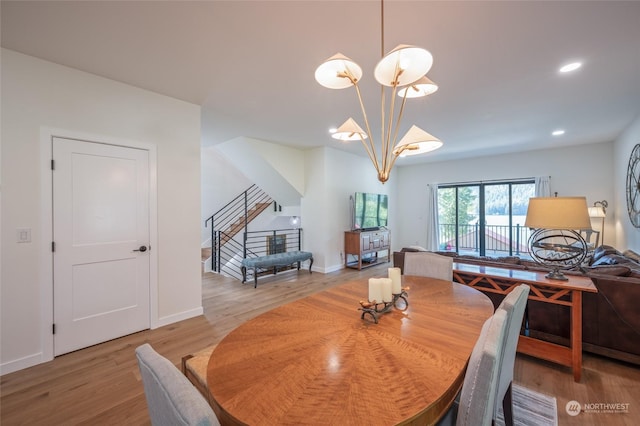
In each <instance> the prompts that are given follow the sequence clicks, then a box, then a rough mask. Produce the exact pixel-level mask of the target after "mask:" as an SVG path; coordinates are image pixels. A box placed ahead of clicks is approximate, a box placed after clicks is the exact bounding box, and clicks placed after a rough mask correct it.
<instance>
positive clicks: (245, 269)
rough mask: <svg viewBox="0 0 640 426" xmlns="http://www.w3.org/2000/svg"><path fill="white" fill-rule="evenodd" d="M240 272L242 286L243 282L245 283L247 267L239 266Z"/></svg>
mask: <svg viewBox="0 0 640 426" xmlns="http://www.w3.org/2000/svg"><path fill="white" fill-rule="evenodd" d="M240 270H241V271H242V284H244V282H245V281H247V267H246V266H241V267H240Z"/></svg>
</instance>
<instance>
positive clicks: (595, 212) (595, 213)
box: [589, 200, 609, 244]
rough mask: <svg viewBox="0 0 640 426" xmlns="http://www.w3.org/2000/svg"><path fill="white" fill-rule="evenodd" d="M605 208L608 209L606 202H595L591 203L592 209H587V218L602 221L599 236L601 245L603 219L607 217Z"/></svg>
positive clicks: (602, 239) (602, 240)
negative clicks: (600, 236)
mask: <svg viewBox="0 0 640 426" xmlns="http://www.w3.org/2000/svg"><path fill="white" fill-rule="evenodd" d="M607 207H609V203H608V202H607V200H602V201H596V202H595V203H593V207H589V217H593V218H597V219H602V224H601V225H600V234H601V235H602V238H601V240H600V241H601V242H602V244H604V218H605V217H607Z"/></svg>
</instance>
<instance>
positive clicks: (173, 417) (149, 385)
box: [136, 343, 220, 426]
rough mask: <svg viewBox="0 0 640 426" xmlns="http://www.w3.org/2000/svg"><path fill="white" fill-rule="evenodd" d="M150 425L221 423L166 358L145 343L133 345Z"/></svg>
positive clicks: (171, 425) (205, 425) (212, 424)
mask: <svg viewBox="0 0 640 426" xmlns="http://www.w3.org/2000/svg"><path fill="white" fill-rule="evenodd" d="M136 357H137V358H138V367H139V368H140V374H141V375H142V383H143V386H144V393H145V396H146V398H147V406H148V408H149V417H150V418H151V424H152V425H153V426H176V425H185V426H186V425H199V426H209V425H211V426H215V425H220V423H219V421H218V419H217V417H216V415H215V413H214V412H213V410H212V409H211V406H210V405H209V404H208V403H207V401H206V400H205V399H204V398H203V397H202V395H200V393H199V392H198V390H197V389H196V388H195V387H194V386H193V385H192V384H191V383H190V382H189V380H188V379H187V378H186V377H185V376H184V375H183V374H182V373H181V372H180V370H178V369H177V368H176V367H175V366H174V365H173V364H172V363H171V361H169V360H168V359H166V358H165V357H163V356H162V355H160V354H158V353H157V352H156V351H155V350H154V349H153V348H152V347H151V345H149V344H148V343H145V344H144V345H141V346H138V347H137V348H136Z"/></svg>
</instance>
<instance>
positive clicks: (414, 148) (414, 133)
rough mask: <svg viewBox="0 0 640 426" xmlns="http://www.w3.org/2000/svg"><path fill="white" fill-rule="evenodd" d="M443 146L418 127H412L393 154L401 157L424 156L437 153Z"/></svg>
mask: <svg viewBox="0 0 640 426" xmlns="http://www.w3.org/2000/svg"><path fill="white" fill-rule="evenodd" d="M441 146H442V141H441V140H440V139H438V138H436V137H435V136H433V135H430V134H429V133H427V132H425V131H424V130H422V129H421V128H419V127H418V126H416V125H413V126H411V128H410V129H409V131H408V132H407V134H406V135H404V137H403V138H402V139H400V142H398V144H397V145H396V147H395V148H394V149H393V154H394V155H398V156H400V157H406V156H408V155H417V154H424V153H425V152H430V151H435V150H436V149H438V148H440V147H441Z"/></svg>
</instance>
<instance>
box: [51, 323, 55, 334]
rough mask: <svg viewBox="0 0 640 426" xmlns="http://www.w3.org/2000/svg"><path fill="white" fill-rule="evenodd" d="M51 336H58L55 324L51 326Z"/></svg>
mask: <svg viewBox="0 0 640 426" xmlns="http://www.w3.org/2000/svg"><path fill="white" fill-rule="evenodd" d="M51 334H56V325H55V324H52V325H51Z"/></svg>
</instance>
